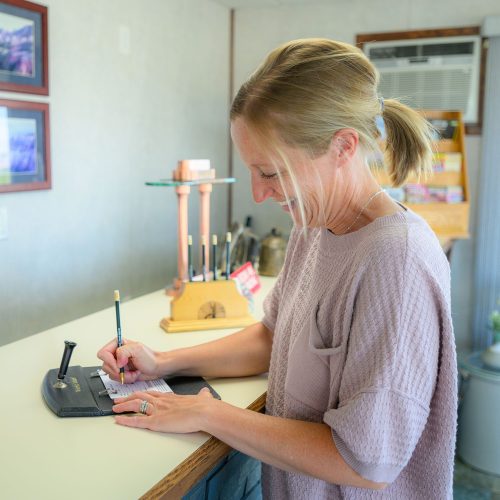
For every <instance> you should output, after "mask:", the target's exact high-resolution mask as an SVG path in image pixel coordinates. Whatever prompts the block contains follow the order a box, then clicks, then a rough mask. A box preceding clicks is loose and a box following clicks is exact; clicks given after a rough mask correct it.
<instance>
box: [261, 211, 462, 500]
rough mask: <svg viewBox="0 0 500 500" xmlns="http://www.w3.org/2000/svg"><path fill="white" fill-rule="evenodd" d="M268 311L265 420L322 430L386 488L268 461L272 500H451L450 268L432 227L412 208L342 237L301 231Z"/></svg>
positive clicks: (266, 486) (453, 377)
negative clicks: (343, 482)
mask: <svg viewBox="0 0 500 500" xmlns="http://www.w3.org/2000/svg"><path fill="white" fill-rule="evenodd" d="M264 311H265V316H264V319H263V322H264V324H265V325H266V326H267V327H268V328H269V329H270V330H272V331H273V332H274V338H273V347H272V354H271V365H270V369H269V388H268V392H267V402H266V413H267V414H269V415H276V416H279V417H285V418H293V419H299V420H307V421H312V422H324V423H326V424H327V425H328V426H330V427H331V430H332V439H333V440H334V442H335V445H336V447H337V449H338V450H339V452H340V454H341V455H342V457H343V458H344V460H345V461H346V462H347V463H348V464H349V465H350V466H351V467H352V468H353V469H354V470H355V471H357V472H358V473H359V474H360V475H361V476H363V477H365V478H366V479H370V480H372V481H377V482H385V483H388V486H387V487H386V488H385V489H384V490H378V491H377V490H370V489H364V488H355V487H351V486H338V485H335V484H331V483H327V482H326V481H322V480H319V479H315V478H313V477H311V476H307V475H304V474H297V473H290V472H285V471H282V470H280V469H277V468H275V467H271V466H268V465H263V473H262V486H263V494H264V498H266V499H272V500H281V499H287V500H288V499H304V500H305V499H307V500H309V499H323V498H325V499H326V498H328V499H337V498H345V499H378V498H384V499H389V498H390V499H397V500H410V499H422V500H441V499H451V498H452V479H453V458H454V451H455V431H456V415H457V367H456V356H455V341H454V336H453V327H452V323H451V313H450V269H449V265H448V262H447V260H446V257H445V255H444V254H443V251H442V250H441V247H440V245H439V242H438V240H437V239H436V237H435V235H434V233H433V232H432V231H431V229H430V228H429V226H428V225H427V223H426V222H425V221H424V220H423V219H422V218H420V217H419V216H418V215H416V214H415V213H414V212H412V211H410V210H406V211H404V212H398V213H396V214H393V215H389V216H386V217H380V218H378V219H376V220H375V221H373V222H372V223H370V224H368V225H367V226H365V227H363V228H361V229H360V230H358V231H355V232H353V233H349V234H346V235H342V236H337V235H334V234H332V233H331V232H329V231H328V230H326V229H313V230H308V233H307V236H306V237H304V236H303V235H302V232H301V231H300V230H298V229H294V230H293V231H292V234H291V236H290V241H289V244H288V249H287V256H286V260H285V265H284V267H283V270H282V272H281V273H280V276H279V278H278V280H277V281H276V284H275V286H274V288H273V290H272V292H271V293H270V294H269V296H268V297H267V298H266V300H265V304H264ZM309 451H310V453H311V456H312V457H314V450H309Z"/></svg>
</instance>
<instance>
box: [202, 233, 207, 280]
mask: <svg viewBox="0 0 500 500" xmlns="http://www.w3.org/2000/svg"><path fill="white" fill-rule="evenodd" d="M206 243H207V238H206V236H205V235H203V236H202V237H201V272H202V273H203V281H207V262H206V255H205V248H206Z"/></svg>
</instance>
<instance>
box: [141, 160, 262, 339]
mask: <svg viewBox="0 0 500 500" xmlns="http://www.w3.org/2000/svg"><path fill="white" fill-rule="evenodd" d="M172 177H173V178H172V179H169V180H161V181H158V182H147V183H146V185H148V186H171V187H175V191H176V194H177V206H178V226H177V230H178V259H177V267H178V269H177V271H178V275H177V277H176V278H175V279H174V284H173V288H172V289H171V290H169V291H168V292H167V293H169V294H170V295H173V297H174V298H173V300H172V302H171V304H170V316H169V317H165V318H163V319H162V320H161V322H160V326H161V327H162V328H163V329H164V330H165V331H166V332H168V333H175V332H189V331H195V330H216V329H221V328H236V327H243V326H247V325H250V324H252V323H255V319H254V318H253V317H252V316H251V314H250V311H249V304H248V300H247V299H246V298H245V297H244V296H243V295H242V294H241V293H240V292H239V290H238V286H237V284H236V281H235V280H233V279H231V278H230V265H229V256H230V254H231V251H230V249H231V233H228V234H227V236H226V242H225V246H226V252H225V253H226V262H225V264H226V265H225V273H224V276H218V275H217V258H216V250H217V237H216V236H215V235H214V236H212V260H211V262H212V270H211V272H210V273H207V263H208V262H210V260H209V257H210V252H209V248H210V245H209V234H210V193H211V192H212V186H213V184H224V183H233V182H235V179H234V178H232V177H229V178H224V179H216V178H215V170H214V169H212V168H210V161H209V160H181V161H180V162H179V163H178V166H177V168H176V169H175V170H174V171H173V176H172ZM191 186H198V191H199V194H200V242H201V259H200V261H201V268H202V279H201V280H197V279H196V280H195V279H194V277H193V260H192V247H193V240H192V237H191V236H190V235H189V234H188V201H189V194H190V191H191ZM210 276H211V277H212V279H211V280H210V279H209V277H210Z"/></svg>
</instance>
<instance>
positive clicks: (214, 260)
mask: <svg viewBox="0 0 500 500" xmlns="http://www.w3.org/2000/svg"><path fill="white" fill-rule="evenodd" d="M216 253H217V235H216V234H212V267H213V272H214V281H215V280H217V257H216Z"/></svg>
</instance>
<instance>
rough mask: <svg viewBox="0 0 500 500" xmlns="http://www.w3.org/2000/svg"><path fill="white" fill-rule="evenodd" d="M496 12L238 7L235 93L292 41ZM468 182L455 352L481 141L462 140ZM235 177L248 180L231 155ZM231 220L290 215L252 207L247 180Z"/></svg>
mask: <svg viewBox="0 0 500 500" xmlns="http://www.w3.org/2000/svg"><path fill="white" fill-rule="evenodd" d="M499 13H500V4H499V2H498V0H477V1H475V2H474V3H473V4H472V3H471V2H469V1H468V0H458V1H457V0H441V1H439V2H436V1H435V0H419V1H418V2H415V1H412V0H372V1H370V2H367V1H366V0H335V1H332V2H330V3H329V4H328V5H327V4H325V5H302V6H279V7H272V8H259V9H239V10H237V11H236V22H235V34H236V40H235V70H234V71H235V91H237V89H238V88H239V86H240V85H241V84H242V83H243V82H244V81H245V79H246V78H247V77H248V75H249V74H250V73H251V72H252V71H253V70H254V69H255V68H256V67H257V65H258V64H259V63H260V61H261V60H262V59H263V58H264V56H265V55H266V54H267V53H268V52H269V51H270V50H272V49H273V48H274V47H276V46H277V45H279V44H281V43H284V42H286V41H288V40H292V39H295V38H307V37H327V38H333V39H336V40H340V41H344V42H349V43H355V41H356V35H357V34H358V33H376V32H383V31H404V30H413V29H429V28H442V27H461V26H478V25H480V24H481V22H482V20H483V18H484V17H485V16H487V15H494V14H497V15H498V14H499ZM466 145H467V149H468V151H467V157H468V164H469V174H470V178H471V199H472V210H471V232H472V238H471V239H470V240H467V241H460V242H458V243H456V245H455V248H454V254H453V257H452V265H451V267H452V308H453V319H454V324H455V334H456V337H457V345H458V348H459V349H463V348H465V347H468V346H469V345H470V344H471V308H472V295H471V292H472V265H473V251H474V222H475V216H476V215H475V208H476V201H477V189H476V187H477V178H478V175H479V160H480V157H479V154H480V150H481V138H480V137H477V136H475V137H468V138H467V140H466ZM234 161H235V165H234V171H235V175H236V176H237V177H240V176H241V177H242V178H245V179H248V176H247V174H246V172H245V167H244V166H243V165H242V163H241V162H240V160H239V158H238V156H237V154H236V155H235V160H234ZM234 189H235V192H234V199H235V200H238V201H237V203H234V206H233V215H234V216H233V218H234V219H235V220H240V221H243V220H244V216H245V215H247V214H252V215H254V221H255V222H254V224H255V231H256V232H257V233H258V234H264V233H266V232H267V231H268V230H269V229H270V228H271V227H272V226H281V227H282V228H289V227H290V222H289V219H288V216H287V215H286V214H285V213H283V212H282V211H281V210H280V209H279V208H278V207H277V206H273V205H272V203H265V204H263V205H262V206H259V207H256V206H255V205H254V203H253V201H252V199H251V194H250V190H249V189H248V182H240V183H238V184H236V185H235V188H234Z"/></svg>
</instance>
